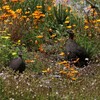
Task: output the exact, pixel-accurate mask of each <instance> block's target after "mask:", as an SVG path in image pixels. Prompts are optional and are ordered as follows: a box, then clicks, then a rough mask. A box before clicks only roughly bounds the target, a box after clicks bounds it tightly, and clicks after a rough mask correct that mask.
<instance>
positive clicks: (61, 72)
mask: <svg viewBox="0 0 100 100" xmlns="http://www.w3.org/2000/svg"><path fill="white" fill-rule="evenodd" d="M59 73H60V74H67V72H66V71H64V70H62V71H60V72H59Z"/></svg>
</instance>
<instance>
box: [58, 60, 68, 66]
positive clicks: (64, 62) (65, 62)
mask: <svg viewBox="0 0 100 100" xmlns="http://www.w3.org/2000/svg"><path fill="white" fill-rule="evenodd" d="M67 63H68V62H67V61H65V60H64V61H62V62H59V63H58V64H60V65H61V64H67Z"/></svg>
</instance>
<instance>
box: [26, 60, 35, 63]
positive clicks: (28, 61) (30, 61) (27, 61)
mask: <svg viewBox="0 0 100 100" xmlns="http://www.w3.org/2000/svg"><path fill="white" fill-rule="evenodd" d="M25 62H26V63H33V62H34V60H25Z"/></svg>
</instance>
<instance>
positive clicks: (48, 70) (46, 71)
mask: <svg viewBox="0 0 100 100" xmlns="http://www.w3.org/2000/svg"><path fill="white" fill-rule="evenodd" d="M42 72H43V73H51V72H52V69H50V68H47V69H46V70H43V71H42Z"/></svg>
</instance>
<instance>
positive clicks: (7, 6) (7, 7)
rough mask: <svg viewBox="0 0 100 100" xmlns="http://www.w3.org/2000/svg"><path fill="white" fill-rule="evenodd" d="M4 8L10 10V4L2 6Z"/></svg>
mask: <svg viewBox="0 0 100 100" xmlns="http://www.w3.org/2000/svg"><path fill="white" fill-rule="evenodd" d="M2 9H5V10H9V9H10V6H9V5H5V6H3V7H2Z"/></svg>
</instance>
